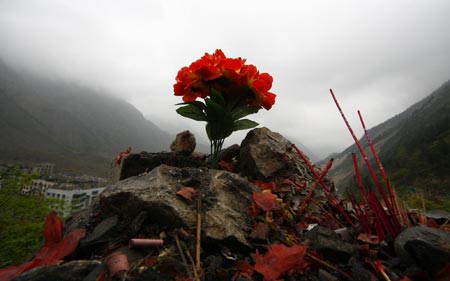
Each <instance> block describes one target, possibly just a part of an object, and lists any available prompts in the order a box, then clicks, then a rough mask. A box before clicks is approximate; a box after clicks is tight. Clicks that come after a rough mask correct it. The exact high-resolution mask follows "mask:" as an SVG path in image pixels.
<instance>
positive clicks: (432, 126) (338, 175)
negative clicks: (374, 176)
mask: <svg viewBox="0 0 450 281" xmlns="http://www.w3.org/2000/svg"><path fill="white" fill-rule="evenodd" d="M352 126H360V124H352ZM368 134H369V136H370V138H371V141H372V143H373V144H374V146H375V149H376V152H377V154H378V156H379V158H380V160H381V162H382V164H383V167H384V169H385V170H386V172H387V173H388V176H389V174H393V175H394V181H395V175H396V173H398V172H399V169H406V168H407V167H409V166H411V165H412V164H411V163H410V162H411V159H406V160H403V161H404V162H403V163H398V162H399V161H402V160H400V159H399V160H397V159H396V158H399V155H401V153H406V154H407V155H411V156H412V155H413V154H414V153H416V156H414V157H416V158H419V159H417V161H419V162H425V164H424V165H425V166H430V169H431V167H432V166H433V165H435V164H436V163H435V162H436V160H433V161H430V160H429V159H426V158H429V154H432V153H431V152H429V151H428V150H427V149H428V147H429V146H437V145H440V149H442V151H441V153H440V154H438V155H437V157H438V158H437V160H438V161H442V162H445V161H446V160H444V159H447V158H449V157H450V152H449V151H450V149H449V148H450V80H449V81H447V82H445V83H444V84H442V86H441V87H440V88H438V89H436V90H435V91H433V92H432V93H431V94H430V95H428V96H427V97H425V98H424V99H422V100H421V101H419V102H417V103H415V104H414V105H412V106H410V107H409V108H407V109H406V110H405V111H403V112H402V113H400V114H397V115H395V116H394V117H392V118H390V119H388V120H386V121H385V122H383V123H381V124H379V125H377V126H375V127H373V128H371V129H368ZM359 141H360V142H361V145H362V146H363V149H364V150H365V152H366V154H367V156H368V157H369V159H370V160H371V162H374V159H373V155H372V152H371V150H370V147H369V145H368V142H367V140H366V137H365V136H364V135H363V136H361V138H360V139H359ZM402 150H403V151H404V152H402ZM417 150H420V151H422V153H421V154H420V157H418V156H417V155H419V154H417ZM352 152H354V153H356V155H357V158H358V159H359V167H360V169H361V170H363V169H366V167H365V163H364V161H363V159H362V156H361V154H360V152H359V150H358V148H357V146H356V144H353V145H351V146H349V147H347V148H346V149H345V150H344V151H342V152H340V153H334V154H332V155H331V156H332V157H333V158H334V159H335V161H334V163H333V166H332V168H331V170H330V172H329V175H330V176H331V177H332V178H333V180H334V182H335V184H336V186H337V187H338V189H341V190H342V189H343V188H345V187H346V186H348V185H349V184H350V183H349V182H353V181H354V168H353V162H352V158H351V153H352ZM394 163H395V164H394ZM321 164H325V160H322V161H321ZM372 165H373V167H374V169H376V170H378V169H377V168H376V164H375V163H372ZM444 165H445V164H444ZM434 174H435V173H434ZM422 176H423V177H424V180H426V179H427V177H429V179H430V180H431V178H432V177H433V173H430V174H429V175H427V174H424V175H422ZM434 176H436V174H435V175H434ZM398 184H399V185H400V184H405V183H404V182H400V181H398ZM449 190H450V188H449Z"/></svg>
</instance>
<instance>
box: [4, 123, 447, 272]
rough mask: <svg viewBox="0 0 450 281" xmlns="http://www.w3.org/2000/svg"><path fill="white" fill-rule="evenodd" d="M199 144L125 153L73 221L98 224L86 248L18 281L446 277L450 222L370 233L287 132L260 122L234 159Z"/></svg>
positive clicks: (189, 140) (79, 225)
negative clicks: (210, 154)
mask: <svg viewBox="0 0 450 281" xmlns="http://www.w3.org/2000/svg"><path fill="white" fill-rule="evenodd" d="M193 148H195V138H194V137H193V136H192V135H191V134H190V133H189V132H188V131H187V132H182V133H180V135H179V136H177V140H175V141H174V143H173V144H172V152H168V153H146V152H141V153H139V154H127V155H125V156H124V157H123V159H121V163H120V165H118V166H117V167H115V169H116V170H115V171H114V173H113V174H114V175H115V176H114V177H113V179H112V181H113V182H112V183H111V184H110V185H109V186H108V187H107V188H106V189H105V191H104V192H103V193H102V194H101V195H100V196H99V197H98V200H97V201H96V202H95V204H94V205H93V206H92V207H91V208H89V209H86V210H83V211H81V212H79V213H77V214H74V215H73V216H72V217H71V218H70V219H69V220H68V221H67V222H66V225H65V232H66V233H70V232H72V231H74V230H76V229H86V236H85V237H84V238H83V239H81V241H80V243H79V245H78V247H77V248H76V250H75V251H74V252H73V253H72V254H71V255H69V256H67V257H66V258H65V259H64V262H61V264H59V265H52V266H45V267H37V268H35V269H32V270H29V271H27V272H25V273H23V274H21V275H20V276H17V277H16V278H14V279H13V280H22V281H23V280H84V281H90V280H92V281H94V280H241V281H243V280H283V279H284V280H446V279H442V278H445V277H442V276H447V275H446V273H449V272H450V266H449V265H450V263H449V262H450V234H449V232H447V231H445V230H442V229H437V228H431V227H425V226H420V227H410V228H407V229H406V230H404V231H403V232H402V233H401V234H400V235H399V236H398V237H397V239H395V240H394V239H393V237H391V239H390V240H389V239H385V241H378V240H377V239H376V237H371V236H370V235H368V234H365V233H361V228H360V227H359V225H358V224H357V222H355V216H353V214H352V211H351V210H345V208H344V205H343V204H342V201H341V200H339V199H338V197H337V195H336V194H335V193H334V188H333V184H332V183H331V181H330V180H329V179H328V178H327V177H322V178H323V179H322V180H321V181H320V180H318V179H317V178H318V175H320V174H322V172H323V171H322V169H321V168H319V167H317V166H315V165H313V164H311V163H309V159H308V158H307V157H305V156H303V157H302V156H301V155H300V154H299V153H298V151H296V147H295V146H294V145H293V144H292V143H290V142H289V141H288V140H287V139H285V138H284V137H283V136H281V135H280V134H278V133H275V132H272V131H270V130H269V129H267V128H260V129H254V130H252V131H250V132H249V133H248V135H247V137H246V138H245V140H244V141H243V142H242V144H241V145H240V146H238V145H234V146H232V147H230V148H228V149H225V150H224V151H223V152H222V154H221V159H222V161H221V163H220V164H221V167H222V168H223V169H222V170H213V169H209V168H208V159H207V156H206V155H203V156H202V155H199V154H198V153H194V154H192V152H193V150H194V149H193ZM330 164H331V163H330ZM325 172H326V169H324V173H325ZM352 222H355V223H352ZM441 226H442V228H445V224H442V225H441ZM358 234H359V235H358ZM408 278H409V279H408ZM417 278H424V279H417Z"/></svg>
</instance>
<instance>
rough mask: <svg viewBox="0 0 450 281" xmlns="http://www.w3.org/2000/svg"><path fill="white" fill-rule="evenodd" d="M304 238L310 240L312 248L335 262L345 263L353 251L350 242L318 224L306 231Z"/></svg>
mask: <svg viewBox="0 0 450 281" xmlns="http://www.w3.org/2000/svg"><path fill="white" fill-rule="evenodd" d="M305 238H306V239H309V240H310V242H311V247H312V248H313V249H316V250H317V251H318V252H319V253H320V254H321V255H322V256H323V257H324V258H325V259H327V260H329V261H331V262H333V263H336V264H344V263H346V262H347V261H348V259H349V258H350V257H351V256H352V255H353V253H354V252H355V249H354V247H353V245H352V244H350V243H346V242H344V241H342V240H341V239H340V237H339V235H338V234H337V233H336V232H334V231H333V230H331V229H328V228H326V227H323V226H320V225H319V226H316V227H314V228H313V229H312V230H310V231H308V232H306V233H305Z"/></svg>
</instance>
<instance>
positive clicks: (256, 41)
mask: <svg viewBox="0 0 450 281" xmlns="http://www.w3.org/2000/svg"><path fill="white" fill-rule="evenodd" d="M217 48H221V49H222V50H223V51H224V53H225V54H226V55H227V56H228V57H243V58H246V59H247V63H250V64H254V65H256V66H257V67H258V69H259V70H260V71H261V72H268V73H270V74H271V75H272V76H273V78H274V83H273V87H272V91H273V92H274V93H276V94H277V99H276V103H275V105H274V106H273V107H272V109H271V110H269V111H266V110H261V111H260V112H259V113H257V114H255V115H253V116H250V119H253V120H255V121H257V122H259V123H260V124H261V126H266V127H268V128H270V129H271V130H273V131H276V132H279V133H281V134H283V135H284V136H286V137H288V138H293V139H295V140H296V141H299V142H301V143H302V144H304V145H305V146H307V147H308V148H309V149H311V150H312V151H313V153H314V154H316V155H317V156H319V157H325V156H326V155H328V154H329V153H331V152H340V151H342V150H343V149H345V148H346V147H347V146H349V145H351V144H352V143H353V141H352V138H351V136H350V135H349V133H348V131H347V128H346V127H345V124H344V122H343V121H342V119H341V117H340V115H339V112H338V111H337V109H336V107H335V105H334V103H333V100H332V98H331V96H330V93H329V89H330V88H332V89H333V90H334V92H335V94H336V95H337V98H338V99H339V101H340V103H341V106H342V108H343V110H344V111H345V112H346V114H347V117H348V119H349V122H350V123H351V124H352V126H353V127H354V130H355V131H356V132H357V134H358V136H361V134H362V131H361V129H360V124H359V122H358V117H357V110H358V109H359V110H361V112H362V114H363V116H364V119H365V122H366V125H367V127H369V128H370V127H373V126H375V125H377V124H379V123H381V122H383V121H385V120H387V119H388V118H390V117H393V116H394V115H396V114H398V113H400V112H402V111H403V110H405V109H406V108H407V107H408V106H410V105H412V104H414V103H416V102H417V101H419V100H421V99H422V98H424V97H425V96H427V95H428V94H430V93H431V92H432V91H433V90H435V89H437V88H438V87H439V86H440V85H441V84H442V83H444V82H445V81H447V80H449V79H450V1H447V0H442V1H440V0H433V1H426V0H423V1H418V0H402V1H399V0H396V1H388V0H383V1H381V0H377V1H364V0H355V1H343V0H341V1H337V0H332V1H331V0H330V1H320V0H314V1H299V0H296V1H264V0H227V1H212V0H210V1H198V0H189V1H186V0H179V1H172V0H152V1H150V0H147V1H144V0H142V1H130V0H122V1H114V0H104V1H99V0H70V1H69V0H0V57H1V58H2V59H3V60H5V61H7V62H9V63H13V64H15V65H19V66H20V67H23V68H29V69H31V70H34V71H37V72H39V73H40V74H44V75H46V76H48V77H52V78H64V79H68V80H74V81H76V82H79V83H83V84H85V85H88V86H92V87H96V88H99V89H105V90H107V91H109V92H111V93H112V94H114V95H116V96H120V97H123V98H124V99H126V100H127V101H129V102H130V103H132V104H133V105H134V106H136V107H137V108H138V109H139V110H140V111H141V112H142V113H143V114H144V115H146V116H150V118H152V119H154V120H161V121H160V122H164V123H160V124H164V125H163V126H162V127H163V129H165V128H169V127H168V126H169V124H172V125H173V126H175V127H176V129H180V130H181V129H182V128H184V127H186V128H187V127H189V126H192V127H191V129H194V130H196V131H198V133H199V134H201V135H203V136H198V138H202V137H205V135H206V134H205V132H204V129H203V128H204V123H200V122H196V121H192V120H188V119H185V118H183V117H181V116H179V115H177V114H176V112H175V109H176V108H177V107H176V106H174V104H176V103H178V102H180V101H181V100H180V97H175V96H174V95H173V84H174V82H175V76H176V74H177V72H178V70H179V69H180V68H181V67H183V66H187V65H189V64H190V63H191V62H192V61H194V60H197V59H198V58H200V57H201V56H202V55H203V54H204V53H205V52H208V53H212V52H214V50H215V49H217ZM157 123H158V122H157ZM245 133H246V132H244V133H235V134H233V136H232V137H231V139H230V141H229V142H228V143H229V144H231V143H240V141H241V140H242V138H243V137H244V136H245Z"/></svg>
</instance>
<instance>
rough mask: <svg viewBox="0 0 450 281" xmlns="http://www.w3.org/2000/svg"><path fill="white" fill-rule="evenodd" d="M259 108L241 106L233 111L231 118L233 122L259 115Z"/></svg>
mask: <svg viewBox="0 0 450 281" xmlns="http://www.w3.org/2000/svg"><path fill="white" fill-rule="evenodd" d="M258 110H259V107H257V106H239V107H236V108H235V109H234V110H232V111H231V116H232V118H233V120H239V119H241V118H242V117H245V116H247V115H249V114H253V113H257V112H258Z"/></svg>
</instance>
